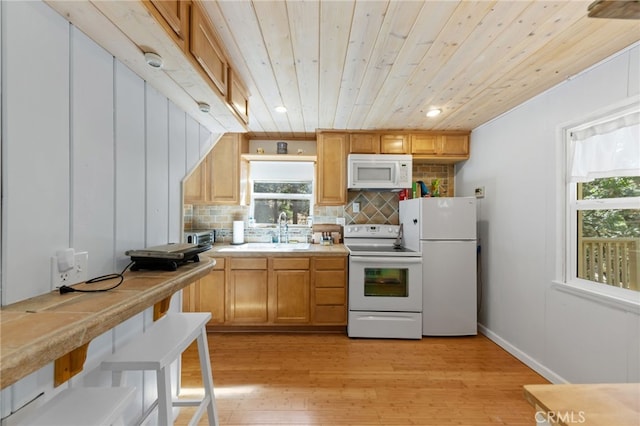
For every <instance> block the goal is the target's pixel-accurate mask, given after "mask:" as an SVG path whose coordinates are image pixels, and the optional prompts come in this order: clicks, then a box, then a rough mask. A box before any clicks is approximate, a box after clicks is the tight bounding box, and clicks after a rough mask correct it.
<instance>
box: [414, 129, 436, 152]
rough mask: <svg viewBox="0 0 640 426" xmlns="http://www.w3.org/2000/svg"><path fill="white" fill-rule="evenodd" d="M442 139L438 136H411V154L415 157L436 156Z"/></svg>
mask: <svg viewBox="0 0 640 426" xmlns="http://www.w3.org/2000/svg"><path fill="white" fill-rule="evenodd" d="M439 144H440V137H439V136H438V135H431V134H426V135H421V134H417V135H411V154H413V155H436V154H438V146H439Z"/></svg>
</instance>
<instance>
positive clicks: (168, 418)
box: [102, 312, 218, 426]
mask: <svg viewBox="0 0 640 426" xmlns="http://www.w3.org/2000/svg"><path fill="white" fill-rule="evenodd" d="M210 318H211V314H210V313H202V312H189V313H170V314H167V315H165V316H164V317H163V318H161V319H159V320H158V321H156V323H155V324H153V326H151V327H150V329H149V330H148V331H147V332H145V333H143V334H142V336H140V337H139V338H138V339H135V340H134V341H132V342H131V343H129V344H127V345H126V346H124V347H123V348H120V349H118V350H117V351H116V352H115V353H114V354H113V355H111V356H110V357H108V358H107V359H105V360H104V361H103V362H102V369H103V370H111V371H112V380H113V386H120V385H121V383H122V373H123V372H124V371H131V370H155V371H156V376H157V382H158V384H157V385H158V399H157V400H156V401H154V403H153V404H152V405H151V407H150V409H149V410H148V411H147V413H146V414H145V415H144V416H143V418H142V419H141V421H140V423H142V421H144V419H145V418H146V417H147V416H148V415H149V414H150V413H151V411H152V410H153V409H154V408H155V407H156V405H157V406H158V423H159V424H160V425H162V426H165V425H172V424H173V407H174V406H176V407H179V406H197V407H198V409H197V410H196V413H195V414H194V415H193V418H192V419H191V422H190V423H189V424H190V425H192V424H193V425H195V424H197V423H198V420H200V417H202V414H204V409H205V408H206V409H207V415H208V418H209V425H211V426H217V425H218V413H217V412H216V406H215V397H214V394H213V378H212V376H211V365H210V360H209V347H208V345H207V331H206V328H205V325H206V324H207V322H208V321H209V319H210ZM196 339H197V340H198V355H199V357H200V372H201V373H202V384H203V386H204V398H203V399H202V400H196V401H193V400H176V401H174V400H173V398H172V396H171V376H170V374H169V373H170V372H169V365H170V364H171V363H172V362H173V361H175V360H176V359H177V358H178V356H179V355H180V354H181V353H182V352H184V350H185V349H187V347H189V345H190V344H191V343H192V342H193V341H194V340H196Z"/></svg>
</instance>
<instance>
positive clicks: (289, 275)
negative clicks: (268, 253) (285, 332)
mask: <svg viewBox="0 0 640 426" xmlns="http://www.w3.org/2000/svg"><path fill="white" fill-rule="evenodd" d="M309 260H310V259H309V258H308V257H306V258H295V257H282V258H272V259H271V262H272V264H271V268H270V269H271V279H270V280H269V302H270V303H269V304H270V307H269V308H270V309H269V311H270V314H271V320H272V321H273V322H274V323H278V324H308V323H309V320H310V317H311V315H310V311H311V309H310V306H309V294H310V291H309Z"/></svg>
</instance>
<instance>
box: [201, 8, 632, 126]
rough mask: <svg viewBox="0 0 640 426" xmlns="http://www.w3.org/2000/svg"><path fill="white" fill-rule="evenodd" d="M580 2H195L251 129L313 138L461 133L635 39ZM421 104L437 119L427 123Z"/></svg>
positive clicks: (626, 25)
mask: <svg viewBox="0 0 640 426" xmlns="http://www.w3.org/2000/svg"><path fill="white" fill-rule="evenodd" d="M590 3H591V0H588V1H576V0H574V1H524V0H520V1H461V2H458V1H400V0H390V1H389V0H387V1H382V0H356V1H354V0H339V1H338V0H322V1H318V0H304V1H303V0H291V1H263V0H253V1H249V0H241V1H239V0H224V1H206V2H204V5H205V8H206V10H207V12H208V13H209V15H210V17H211V20H212V22H213V23H214V25H215V27H216V30H217V31H218V33H219V35H220V37H221V39H222V41H223V44H224V45H225V47H226V50H227V52H228V53H229V55H230V57H231V61H232V63H233V64H234V65H235V67H236V68H237V70H238V73H239V74H240V76H241V78H242V80H243V81H244V82H245V83H246V85H247V88H248V89H249V92H250V95H251V96H250V109H251V110H250V118H249V119H250V122H249V131H250V133H251V134H253V135H254V136H256V137H258V136H263V135H264V134H268V136H271V137H292V136H297V137H313V135H314V133H315V130H316V129H317V128H321V129H359V130H363V129H425V130H428V129H441V130H445V129H447V130H471V129H473V128H475V127H477V126H479V125H481V124H483V123H485V122H487V121H489V120H491V119H493V118H495V117H497V116H498V115H500V114H502V113H504V112H506V111H508V110H509V109H511V108H513V107H515V106H516V105H518V104H520V103H522V102H524V101H526V100H527V99H530V98H532V97H534V96H535V95H537V94H539V93H541V92H543V91H545V90H547V89H549V88H551V87H553V86H554V85H556V84H558V83H560V82H562V81H563V80H565V79H567V78H570V77H571V76H574V75H575V74H577V73H579V72H580V71H582V70H584V69H586V68H588V67H589V66H591V65H594V64H596V63H598V62H599V61H602V60H603V59H605V58H607V57H608V56H610V55H612V54H614V53H616V52H618V51H620V50H622V49H624V48H626V47H628V46H630V45H632V44H633V43H635V42H638V40H640V21H638V20H621V19H596V18H589V17H587V13H588V12H587V8H588V6H589V4H590ZM631 69H633V68H631ZM635 69H636V71H637V64H636V68H635ZM636 77H637V76H636ZM630 78H633V77H632V76H631V75H630ZM279 105H283V106H286V108H287V110H288V111H287V113H285V114H281V113H277V112H275V110H274V108H275V107H276V106H279ZM430 108H441V109H442V110H443V113H442V114H441V115H440V116H438V117H437V118H434V119H427V118H426V117H425V113H426V111H427V110H429V109H430Z"/></svg>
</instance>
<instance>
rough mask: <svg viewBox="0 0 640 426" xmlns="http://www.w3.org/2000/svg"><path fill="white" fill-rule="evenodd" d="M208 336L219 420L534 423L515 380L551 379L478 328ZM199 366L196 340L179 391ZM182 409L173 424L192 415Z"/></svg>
mask: <svg viewBox="0 0 640 426" xmlns="http://www.w3.org/2000/svg"><path fill="white" fill-rule="evenodd" d="M208 339H209V350H210V355H211V366H212V371H213V381H214V384H215V394H216V402H217V407H218V411H219V420H220V424H221V425H332V426H333V425H535V419H534V414H535V410H534V409H533V407H531V406H530V405H529V404H528V403H527V402H526V401H525V400H524V398H523V390H522V386H523V385H525V384H531V383H548V382H547V381H546V380H545V379H544V378H542V377H541V376H540V375H538V374H537V373H535V372H534V371H533V370H531V369H529V368H528V367H527V366H525V365H524V364H522V363H521V362H520V361H518V360H517V359H515V358H514V357H512V356H511V355H510V354H508V353H507V352H505V351H504V350H503V349H501V348H500V347H499V346H497V345H496V344H494V343H493V342H491V341H490V340H489V339H487V338H486V337H484V336H482V335H479V336H474V337H449V338H424V339H422V340H416V341H414V340H377V339H349V338H348V337H347V336H345V335H341V334H258V333H255V334H249V333H247V334H240V333H227V334H220V333H210V334H209V335H208ZM199 371H200V370H199V365H198V358H197V350H196V349H195V346H194V347H192V348H190V349H189V350H188V351H187V352H185V354H184V355H183V375H182V388H183V395H184V396H185V397H189V396H192V395H191V394H193V393H194V392H195V393H196V394H197V393H199V392H201V390H200V389H198V388H199V387H200V386H201V381H200V376H199V374H200V372H199ZM182 410H183V411H182V412H181V414H180V417H179V418H178V422H177V424H179V425H184V424H186V423H187V421H188V418H187V415H188V414H189V415H190V414H191V413H192V412H193V409H184V408H183V409H182ZM199 424H200V425H205V424H207V422H206V414H205V415H204V418H203V419H202V420H201V421H200V423H199Z"/></svg>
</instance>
